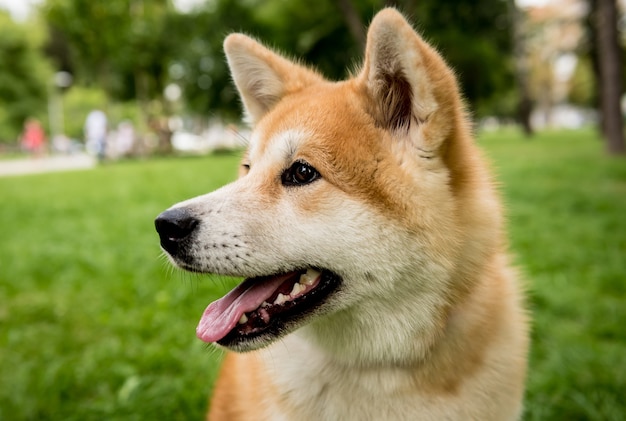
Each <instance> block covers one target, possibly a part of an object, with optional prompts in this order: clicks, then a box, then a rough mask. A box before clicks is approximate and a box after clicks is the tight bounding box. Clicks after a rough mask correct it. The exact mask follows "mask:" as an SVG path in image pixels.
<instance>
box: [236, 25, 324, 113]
mask: <svg viewBox="0 0 626 421" xmlns="http://www.w3.org/2000/svg"><path fill="white" fill-rule="evenodd" d="M224 51H225V52H226V58H227V60H228V66H229V67H230V72H231V74H232V77H233V79H234V81H235V85H236V86H237V90H238V91H239V95H240V96H241V100H242V101H243V105H244V108H245V112H246V116H247V120H248V122H249V123H251V124H254V123H256V122H258V121H259V120H260V119H261V117H263V115H265V113H267V112H268V111H269V110H270V109H271V108H272V107H273V106H274V105H276V103H277V102H278V101H280V99H281V98H283V97H284V96H285V95H288V94H290V93H294V92H297V91H298V90H300V89H302V88H304V87H306V86H309V85H311V84H314V83H319V82H321V81H323V79H322V77H321V76H319V75H318V74H316V73H315V72H313V71H312V70H309V69H307V68H305V67H303V66H300V65H298V64H296V63H293V62H291V61H289V60H287V59H286V58H284V57H282V56H280V55H278V54H276V53H274V52H273V51H270V50H269V49H267V48H265V47H264V46H262V45H261V44H259V43H258V42H256V41H255V40H253V39H252V38H250V37H248V36H246V35H242V34H231V35H229V36H228V37H226V39H225V40H224Z"/></svg>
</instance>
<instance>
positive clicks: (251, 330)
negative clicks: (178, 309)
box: [196, 269, 341, 347]
mask: <svg viewBox="0 0 626 421" xmlns="http://www.w3.org/2000/svg"><path fill="white" fill-rule="evenodd" d="M340 281H341V279H340V277H339V276H338V275H336V274H334V273H333V272H330V271H328V270H319V269H304V270H297V271H292V272H288V273H283V274H278V275H271V276H262V277H256V278H249V279H246V280H244V281H243V282H242V283H241V284H240V285H239V286H237V287H236V288H235V289H233V290H232V291H231V292H229V293H228V294H226V295H225V296H224V297H223V298H221V299H219V300H217V301H214V302H213V303H211V304H210V305H209V306H208V307H207V308H206V310H205V311H204V313H203V315H202V318H201V319H200V323H199V324H198V327H197V328H196V334H197V336H198V338H200V339H202V340H203V341H204V342H217V343H219V344H220V345H223V346H226V347H233V346H236V345H240V344H242V343H243V342H248V341H250V340H254V339H259V338H261V337H266V338H267V339H270V338H273V337H278V336H280V335H281V334H283V333H285V330H286V329H287V328H288V327H289V326H290V325H293V324H295V323H296V322H297V321H298V320H300V319H301V318H303V317H304V316H306V315H307V314H310V313H311V312H312V311H313V310H315V309H316V308H317V307H319V306H320V305H321V304H322V303H323V302H324V301H325V299H326V298H327V297H328V296H329V295H330V294H331V293H332V292H333V291H335V290H336V289H337V287H338V286H339V284H340Z"/></svg>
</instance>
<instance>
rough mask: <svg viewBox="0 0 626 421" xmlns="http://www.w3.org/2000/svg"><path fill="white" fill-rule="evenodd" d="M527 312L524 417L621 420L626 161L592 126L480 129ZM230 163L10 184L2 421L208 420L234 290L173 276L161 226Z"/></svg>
mask: <svg viewBox="0 0 626 421" xmlns="http://www.w3.org/2000/svg"><path fill="white" fill-rule="evenodd" d="M480 143H481V144H482V145H483V146H484V147H485V149H486V151H487V154H488V155H489V157H490V158H491V160H492V162H493V163H494V167H496V169H497V172H498V174H499V177H498V178H499V180H500V181H501V183H502V192H503V196H504V197H505V200H506V202H507V207H508V209H509V212H508V215H509V225H510V232H511V238H512V251H513V253H514V254H515V256H516V263H517V264H518V265H519V266H520V267H521V269H522V271H523V272H524V273H525V275H526V278H527V283H528V290H529V293H528V295H529V305H530V307H531V309H532V313H533V320H534V322H533V347H532V352H531V360H530V372H529V380H528V391H527V399H526V408H527V409H526V415H525V417H524V418H525V419H528V420H565V419H567V420H621V419H623V418H624V414H626V402H624V399H623V395H624V390H626V160H624V159H615V158H608V157H606V156H605V155H604V153H603V147H602V145H601V144H600V143H599V140H598V139H597V138H596V136H595V135H594V134H593V133H592V132H588V131H587V132H585V131H582V132H558V133H545V134H541V135H539V136H538V137H537V138H535V139H533V140H532V141H526V140H524V139H523V138H521V137H520V136H519V135H518V134H517V133H516V132H498V133H491V134H484V135H483V136H481V140H480ZM236 162H237V157H236V156H229V155H218V156H210V157H204V158H178V159H160V160H154V161H146V162H126V163H122V164H115V165H108V166H104V167H100V168H98V169H96V170H92V171H85V172H71V173H56V174H46V175H37V176H25V177H17V178H0V197H1V198H2V199H1V200H2V205H0V234H1V236H2V240H1V241H0V419H2V420H4V419H6V420H48V419H53V420H103V419H121V420H135V419H136V420H145V419H163V420H166V419H167V420H169V419H172V420H176V419H180V420H190V419H202V417H203V414H204V411H205V409H206V401H207V396H208V394H209V393H210V390H211V384H212V381H213V379H214V377H215V374H216V369H217V367H218V364H219V358H220V355H219V353H217V352H216V351H215V350H213V349H212V348H209V347H207V346H206V345H204V344H202V343H201V342H200V341H199V340H197V339H196V338H195V334H194V331H195V324H196V323H197V321H198V319H199V317H200V314H201V313H202V311H203V310H204V308H205V306H206V305H207V304H208V302H209V301H210V300H211V299H212V298H214V297H215V296H217V295H218V294H221V293H222V292H223V291H224V290H225V289H226V287H227V284H228V281H226V280H222V279H218V278H215V277H213V278H211V277H200V276H196V275H191V274H185V273H182V272H180V271H174V270H172V269H171V267H170V265H169V264H168V263H167V262H166V261H165V260H164V259H163V258H162V257H161V253H160V251H159V247H158V239H157V236H156V233H155V232H154V229H153V222H152V221H153V218H154V217H155V216H156V215H157V214H158V213H159V212H160V211H161V210H163V209H165V208H166V207H168V206H169V205H170V204H172V203H175V202H177V201H179V200H182V199H185V198H188V197H191V196H194V195H198V194H201V193H204V192H207V191H210V190H212V189H214V188H216V187H218V186H219V185H222V184H224V183H226V182H227V181H229V180H230V179H232V178H234V175H235V172H236Z"/></svg>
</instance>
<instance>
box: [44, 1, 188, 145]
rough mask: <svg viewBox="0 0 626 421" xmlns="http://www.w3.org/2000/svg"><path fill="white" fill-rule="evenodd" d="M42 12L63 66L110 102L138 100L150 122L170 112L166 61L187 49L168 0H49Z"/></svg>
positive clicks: (52, 47) (145, 120)
mask: <svg viewBox="0 0 626 421" xmlns="http://www.w3.org/2000/svg"><path fill="white" fill-rule="evenodd" d="M43 13H44V15H45V17H46V19H47V22H48V24H49V26H50V34H51V35H50V39H51V42H50V43H49V46H48V49H47V51H48V52H49V53H50V54H51V55H52V56H53V57H54V58H55V60H56V62H57V66H58V67H59V68H65V69H67V70H70V71H74V72H75V73H76V78H77V79H78V81H79V82H80V83H82V84H85V85H87V86H98V87H101V88H102V89H103V90H104V91H105V92H106V93H107V96H108V98H109V99H110V100H118V101H125V100H129V99H135V100H136V101H137V103H138V104H139V108H140V111H141V115H142V121H141V122H140V123H143V124H144V125H146V126H148V125H151V124H155V122H158V121H160V120H161V118H160V117H161V115H162V114H167V111H168V110H167V102H166V101H165V100H164V98H163V90H164V87H165V84H166V82H167V80H168V72H167V69H168V63H169V62H170V61H172V55H173V53H174V51H177V50H178V49H182V48H184V44H182V43H178V42H177V41H178V40H180V37H178V36H176V34H172V33H171V28H172V27H173V26H174V24H175V21H176V15H177V13H176V12H175V10H174V9H173V7H172V6H171V2H170V1H169V0H149V1H148V0H109V1H106V2H94V1H90V0H48V1H47V3H45V5H44V7H43ZM159 125H160V123H159ZM167 147H168V145H164V148H165V149H167Z"/></svg>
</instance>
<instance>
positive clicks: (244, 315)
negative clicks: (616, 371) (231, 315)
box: [239, 313, 248, 325]
mask: <svg viewBox="0 0 626 421" xmlns="http://www.w3.org/2000/svg"><path fill="white" fill-rule="evenodd" d="M247 321H248V316H246V313H243V314H242V315H241V318H240V319H239V324H240V325H242V324H244V323H245V322H247Z"/></svg>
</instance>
